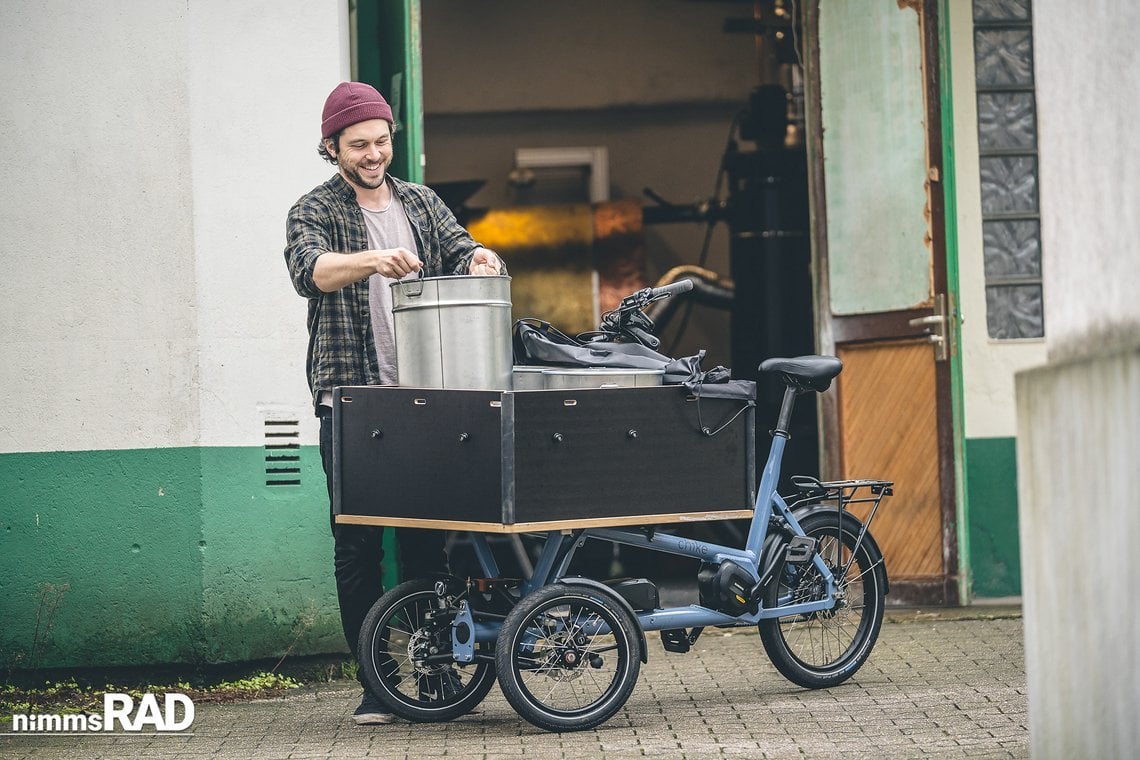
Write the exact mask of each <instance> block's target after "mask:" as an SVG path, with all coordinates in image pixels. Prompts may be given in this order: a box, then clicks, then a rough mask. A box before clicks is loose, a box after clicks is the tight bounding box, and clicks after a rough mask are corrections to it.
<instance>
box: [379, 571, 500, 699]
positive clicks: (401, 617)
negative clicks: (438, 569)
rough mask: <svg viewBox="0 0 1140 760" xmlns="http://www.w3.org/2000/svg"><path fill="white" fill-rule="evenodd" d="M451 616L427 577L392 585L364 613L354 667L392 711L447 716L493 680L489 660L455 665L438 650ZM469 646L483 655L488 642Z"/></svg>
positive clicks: (446, 643) (447, 647)
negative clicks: (390, 588)
mask: <svg viewBox="0 0 1140 760" xmlns="http://www.w3.org/2000/svg"><path fill="white" fill-rule="evenodd" d="M451 618H452V615H450V614H449V609H448V602H447V601H446V600H444V599H440V597H439V596H438V595H436V593H435V580H433V579H427V578H419V579H416V580H411V581H407V582H405V583H401V584H400V585H399V586H396V587H395V588H394V589H392V590H391V591H389V592H388V593H386V594H384V596H382V597H380V599H379V600H378V601H377V602H376V604H374V605H373V606H372V609H371V610H369V612H368V615H367V616H366V617H365V618H364V625H363V626H361V629H360V651H359V653H358V654H359V661H360V667H361V669H362V670H363V674H364V679H365V681H366V682H367V684H368V687H369V689H371V690H372V692H373V693H374V694H375V695H376V696H377V697H378V698H379V699H380V701H381V702H383V703H384V704H385V705H386V706H387V707H388V709H389V710H391V711H392V713H393V714H394V715H398V716H400V717H401V718H404V719H406V720H412V721H417V722H436V721H445V720H452V719H453V718H457V717H459V716H460V715H463V714H465V713H468V712H470V711H471V710H473V709H474V708H475V706H476V705H478V704H479V703H480V702H482V701H483V698H484V697H486V696H487V692H489V691H490V690H491V687H492V686H493V685H494V684H495V669H494V666H493V663H492V661H491V660H489V659H477V660H476V661H475V662H474V663H471V664H469V665H461V664H459V663H457V662H454V661H452V660H449V659H445V658H444V657H441V656H440V655H446V654H447V653H449V652H451ZM433 649H434V650H435V652H434V653H433V652H432V650H433ZM475 651H476V654H479V653H482V654H486V655H489V654H490V645H489V644H476V647H475Z"/></svg>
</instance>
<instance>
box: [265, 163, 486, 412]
mask: <svg viewBox="0 0 1140 760" xmlns="http://www.w3.org/2000/svg"><path fill="white" fill-rule="evenodd" d="M388 180H389V182H390V183H391V187H392V189H393V191H394V192H395V193H396V197H398V198H399V199H400V201H401V202H403V204H404V210H405V211H406V212H407V215H408V221H409V222H411V225H412V234H413V235H414V237H415V239H416V248H417V251H416V253H417V254H418V255H419V257H420V260H421V261H422V262H423V265H424V269H423V275H424V276H425V277H437V276H441V275H455V274H466V273H467V268H468V265H469V263H470V261H471V256H472V253H473V252H474V251H475V249H476V248H478V247H479V244H478V243H476V242H475V241H474V240H473V239H472V237H471V235H469V234H468V233H467V231H466V230H465V229H463V228H462V227H461V226H459V223H458V222H457V221H456V220H455V216H454V215H453V214H452V213H451V211H450V210H449V209H448V208H447V206H445V205H444V203H443V201H441V200H440V199H439V196H437V195H436V194H435V193H434V192H433V191H432V190H431V189H430V188H427V187H424V186H423V185H417V184H413V183H411V182H405V181H403V180H400V179H397V178H395V177H391V176H389V177H388ZM285 233H286V245H285V263H286V264H287V265H288V267H289V276H290V277H291V278H292V280H293V287H294V288H295V289H296V290H297V293H299V294H300V295H301V296H303V297H305V298H307V299H309V314H308V319H307V320H306V324H307V325H308V328H309V350H308V355H307V358H306V361H305V368H306V370H307V372H308V375H309V389H310V390H311V391H312V392H313V404H314V407H315V405H316V404H317V401H318V396H319V395H320V392H321V391H325V390H332V389H333V388H335V387H336V386H338V385H375V384H377V383H379V382H380V371H379V368H378V367H377V361H376V344H375V341H374V339H373V336H372V320H371V318H370V316H369V313H368V280H367V279H364V280H360V281H358V282H354V283H352V284H350V285H346V286H345V287H343V288H341V289H340V290H337V291H334V292H332V293H324V292H322V291H321V290H320V288H318V287H317V286H316V284H315V283H314V282H313V267H314V266H315V265H316V261H317V257H318V256H320V255H321V254H323V253H326V252H328V251H336V252H338V253H356V252H358V251H366V250H368V247H369V246H368V232H367V229H366V228H365V226H364V214H363V213H361V211H360V205H359V204H358V203H357V200H356V193H355V192H354V191H353V189H352V186H351V185H349V184H348V182H347V181H345V179H344V178H343V177H342V176H341V175H340V174H336V175H334V176H333V177H332V179H330V180H328V181H327V182H325V183H323V184H321V185H319V186H318V187H316V188H314V189H313V190H312V191H311V192H309V193H308V194H306V195H304V196H302V197H301V199H300V200H298V201H297V203H296V204H294V205H293V208H291V209H290V210H289V216H288V218H287V219H286V223H285ZM504 272H505V270H504Z"/></svg>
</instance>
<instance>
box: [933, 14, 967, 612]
mask: <svg viewBox="0 0 1140 760" xmlns="http://www.w3.org/2000/svg"><path fill="white" fill-rule="evenodd" d="M950 64H951V60H950V0H938V65H939V69H940V71H939V77H938V81H939V84H940V93H939V95H940V99H941V101H942V109H941V112H942V174H943V176H942V206H943V230H944V235H945V238H946V287H947V289H948V293H949V296H950V303H951V309H950V313H949V319H950V320H951V322H952V323H953V325H952V328H951V329H950V330H949V331H948V332H949V336H948V337H949V340H950V343H951V345H950V395H951V413H952V417H953V423H952V427H953V431H954V480H955V488H954V493H955V494H956V495H957V497H958V498H957V501H958V525H957V528H958V599H959V600H960V602H961V603H962V604H969V603H970V601H971V600H972V599H973V576H972V575H971V572H970V567H971V564H970V503H969V498H968V494H969V489H968V488H967V485H968V484H967V482H966V472H967V468H966V447H965V393H964V391H963V387H962V329H961V327H962V320H961V314H960V312H959V310H958V304H959V303H960V300H959V294H960V290H961V287H960V283H959V279H958V196H957V170H956V164H955V153H954V87H953V84H954V83H953V80H952V79H951V66H950Z"/></svg>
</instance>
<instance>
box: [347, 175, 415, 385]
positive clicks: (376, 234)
mask: <svg viewBox="0 0 1140 760" xmlns="http://www.w3.org/2000/svg"><path fill="white" fill-rule="evenodd" d="M360 210H361V211H362V212H363V213H364V226H365V227H366V228H367V229H368V247H369V248H372V249H384V248H407V249H408V250H409V251H411V252H412V253H415V252H416V239H415V237H414V236H413V235H412V224H411V222H409V221H408V215H407V213H405V211H404V204H403V203H401V202H400V199H399V198H397V197H396V194H395V193H392V202H391V203H389V204H388V207H387V208H385V209H382V210H380V211H370V210H368V209H366V208H364V207H363V206H361V208H360ZM393 282H395V280H393V279H392V278H390V277H385V276H384V275H382V274H374V275H372V276H371V277H369V278H368V311H369V313H370V314H371V316H372V335H373V337H374V339H375V342H376V362H377V364H378V365H379V367H380V384H381V385H396V383H397V375H396V335H395V331H394V329H393V324H392V288H391V285H392V283H393Z"/></svg>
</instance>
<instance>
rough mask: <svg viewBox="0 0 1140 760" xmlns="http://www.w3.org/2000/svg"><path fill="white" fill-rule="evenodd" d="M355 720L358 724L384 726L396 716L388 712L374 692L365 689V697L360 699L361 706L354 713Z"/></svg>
mask: <svg viewBox="0 0 1140 760" xmlns="http://www.w3.org/2000/svg"><path fill="white" fill-rule="evenodd" d="M352 719H353V721H355V722H356V725H358V726H382V725H384V724H385V723H391V722H392V721H393V720H395V719H396V718H395V716H394V715H392V713H390V712H388V708H386V707H385V706H384V705H383V704H382V703H381V702H380V700H379V699H377V698H376V697H375V696H373V694H372V692H370V691H368V690H365V692H364V698H363V699H362V700H360V707H358V708H356V712H354V713H353V714H352Z"/></svg>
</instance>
